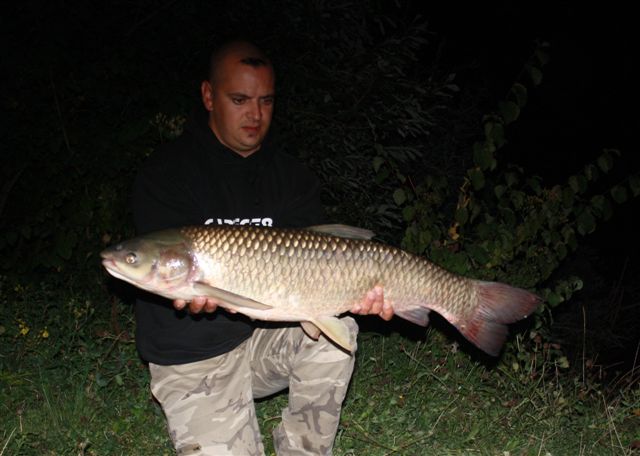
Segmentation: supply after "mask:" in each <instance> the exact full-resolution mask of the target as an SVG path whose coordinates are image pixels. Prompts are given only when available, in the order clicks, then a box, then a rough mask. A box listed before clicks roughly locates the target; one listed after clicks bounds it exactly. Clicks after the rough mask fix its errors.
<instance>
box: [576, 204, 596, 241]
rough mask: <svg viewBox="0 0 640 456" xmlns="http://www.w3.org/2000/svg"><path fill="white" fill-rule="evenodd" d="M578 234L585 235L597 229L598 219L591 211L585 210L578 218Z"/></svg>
mask: <svg viewBox="0 0 640 456" xmlns="http://www.w3.org/2000/svg"><path fill="white" fill-rule="evenodd" d="M576 221H577V223H578V233H580V234H582V235H585V234H590V233H593V231H594V230H595V229H596V219H595V217H594V216H593V214H592V213H591V211H590V210H589V209H585V210H584V211H582V213H581V214H580V215H579V216H578V218H577V220H576Z"/></svg>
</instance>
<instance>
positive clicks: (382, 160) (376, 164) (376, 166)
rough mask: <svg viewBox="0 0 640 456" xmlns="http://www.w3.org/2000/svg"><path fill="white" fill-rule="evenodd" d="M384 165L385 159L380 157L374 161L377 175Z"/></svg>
mask: <svg viewBox="0 0 640 456" xmlns="http://www.w3.org/2000/svg"><path fill="white" fill-rule="evenodd" d="M383 163H384V158H382V157H380V156H378V157H375V158H374V159H373V170H374V171H375V172H376V173H377V172H378V171H379V170H380V167H381V166H382V164H383Z"/></svg>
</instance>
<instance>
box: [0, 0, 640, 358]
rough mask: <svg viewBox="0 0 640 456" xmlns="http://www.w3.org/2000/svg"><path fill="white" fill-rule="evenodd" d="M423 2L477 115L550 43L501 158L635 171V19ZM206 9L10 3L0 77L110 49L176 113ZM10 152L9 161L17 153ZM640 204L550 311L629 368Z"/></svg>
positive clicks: (56, 67) (579, 260) (76, 74)
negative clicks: (133, 62)
mask: <svg viewBox="0 0 640 456" xmlns="http://www.w3.org/2000/svg"><path fill="white" fill-rule="evenodd" d="M213 3H215V4H217V5H219V8H221V9H230V8H231V9H233V8H234V7H235V6H234V2H213ZM250 3H255V4H256V5H257V8H256V12H255V14H256V15H258V14H259V10H260V8H268V2H257V1H256V2H250ZM329 3H330V2H329ZM422 3H423V2H410V1H408V2H400V4H401V5H403V8H402V11H403V13H402V14H403V15H404V17H405V18H406V17H411V16H412V15H417V14H421V15H423V16H424V17H426V18H427V20H428V22H429V28H430V30H431V32H432V33H431V34H430V36H429V39H430V41H431V42H432V43H433V45H430V46H429V47H428V49H427V50H426V51H425V53H424V55H423V60H422V61H421V62H417V63H416V64H417V65H428V64H430V63H431V62H433V61H434V60H437V61H438V62H439V63H438V64H439V65H440V66H442V67H443V68H446V69H448V70H449V71H452V72H455V73H456V74H457V78H456V81H457V83H458V84H459V85H461V86H465V87H467V88H472V89H473V90H476V91H477V92H478V93H482V94H483V95H482V96H481V97H479V98H478V99H479V100H482V101H481V103H485V104H484V105H482V106H478V109H479V110H480V111H481V112H486V111H487V110H489V109H491V108H492V107H493V105H494V104H495V102H496V100H499V99H500V98H502V97H504V96H505V94H506V92H507V91H508V89H509V87H510V85H511V84H512V82H513V81H514V79H515V77H516V75H517V73H518V71H520V69H521V67H522V64H523V62H524V60H525V59H526V58H527V57H528V52H529V50H530V49H531V48H532V43H533V42H534V40H536V39H538V40H544V41H548V42H549V43H550V53H551V61H550V63H549V64H548V65H547V66H546V67H545V69H544V80H543V84H542V86H541V87H539V88H538V89H536V90H534V91H532V92H531V93H530V96H529V104H528V106H527V108H526V109H525V111H524V112H523V115H522V118H521V120H520V121H518V122H517V123H516V124H514V126H513V128H512V129H511V130H510V131H509V134H508V141H509V143H508V145H507V147H506V148H505V149H504V154H505V155H507V156H508V157H509V160H510V161H512V162H514V163H517V164H520V165H522V166H523V167H524V168H525V169H526V170H527V172H528V173H530V174H537V175H540V176H542V177H543V178H544V182H545V184H548V185H552V184H554V183H560V182H563V181H564V180H565V179H566V178H567V177H568V176H569V175H571V174H572V173H575V172H578V171H579V170H580V169H581V168H582V167H583V166H584V165H585V164H586V163H588V162H589V161H591V160H593V159H595V158H596V157H597V156H598V155H599V154H600V153H601V151H602V150H603V149H604V148H615V149H619V150H621V151H622V153H623V155H622V157H621V158H620V159H619V160H618V161H617V162H616V165H615V168H614V170H613V171H612V175H613V180H614V181H615V179H623V178H624V177H625V176H627V175H628V174H630V173H633V172H638V170H639V169H640V160H639V158H638V150H637V141H636V135H635V133H636V131H637V130H638V128H639V127H640V125H639V123H640V122H639V119H640V116H639V115H638V112H637V110H638V104H637V101H638V99H639V97H638V84H637V81H635V72H634V71H633V68H635V66H636V65H635V58H636V56H637V54H638V53H637V50H636V49H635V48H634V45H633V41H634V40H633V38H634V35H635V34H634V33H633V29H634V26H633V24H632V20H633V17H634V16H633V15H632V14H631V12H630V11H629V9H628V8H622V7H618V6H616V4H614V3H610V2H608V3H605V4H600V5H599V6H598V5H596V6H585V5H584V4H581V3H578V2H563V1H559V2H492V3H491V4H487V3H488V2H470V3H460V2H437V4H432V5H423V4H422ZM433 3H436V2H433ZM516 3H517V4H516ZM198 5H200V3H199V2H178V1H167V2H152V1H148V2H133V3H129V2H113V3H112V4H107V3H104V2H55V5H54V4H53V2H52V3H45V2H40V1H26V2H20V3H19V4H17V3H16V4H13V5H11V6H9V7H8V11H7V12H6V14H3V18H2V24H3V26H2V29H3V34H5V39H4V40H3V47H4V48H5V49H4V52H5V55H7V56H9V58H8V61H10V62H20V64H19V65H15V66H12V67H10V68H3V71H2V75H1V76H0V78H1V79H0V80H2V81H4V82H5V84H4V86H5V87H11V88H14V89H15V88H16V87H17V88H18V89H19V90H20V91H22V92H24V93H29V92H30V91H33V92H34V93H35V92H37V91H38V90H41V89H42V87H45V88H46V86H48V85H49V84H50V82H49V81H55V80H57V79H58V78H64V77H69V78H81V77H82V74H83V70H87V69H89V68H91V69H92V71H95V68H100V66H101V65H104V66H105V68H107V67H108V65H109V58H110V55H113V54H114V53H123V52H124V53H131V54H132V55H136V59H137V62H138V64H139V66H140V69H135V68H123V69H122V71H121V74H120V75H118V74H117V73H116V72H115V71H113V68H109V71H110V73H109V74H110V77H112V78H113V77H121V78H127V77H130V78H137V77H139V78H140V79H139V80H137V81H136V82H137V84H138V85H139V86H140V87H144V88H145V89H146V90H155V91H157V93H158V96H157V98H156V99H155V100H154V101H149V99H148V98H145V99H144V103H152V104H154V103H155V104H156V106H146V108H149V109H158V111H163V112H171V111H172V109H175V108H176V107H175V106H173V105H170V103H172V102H175V100H176V96H175V94H177V93H178V94H182V96H183V97H184V98H192V99H195V97H197V82H198V80H199V78H200V75H201V74H199V73H197V72H196V71H195V70H194V71H192V72H191V73H188V74H190V76H189V77H187V80H185V79H184V77H183V76H180V77H178V76H177V75H178V74H181V75H184V72H181V71H182V70H183V69H182V68H175V67H172V65H167V64H165V58H164V57H165V56H166V57H167V58H166V60H167V61H169V62H173V63H175V62H176V61H181V62H182V63H183V64H184V65H185V66H188V67H191V68H194V69H195V68H199V67H201V64H202V63H203V62H204V61H205V60H206V55H207V52H208V49H193V43H192V42H190V41H189V36H188V35H187V34H184V35H183V34H181V33H182V32H183V31H185V30H188V29H189V28H192V29H193V30H198V31H201V30H205V31H206V29H207V27H210V26H211V25H210V24H214V23H215V20H214V19H213V18H209V17H206V16H204V17H203V16H202V15H200V12H201V11H203V8H201V7H199V6H198ZM205 10H206V8H205ZM209 10H210V9H209ZM394 14H396V13H394ZM251 21H258V23H259V17H257V18H256V17H251V18H248V19H247V24H249V23H250V22H251ZM241 22H242V21H240V23H241ZM247 28H250V27H247ZM263 30H267V31H268V33H269V36H270V38H271V39H272V38H273V37H274V36H275V37H279V36H281V37H282V45H283V46H287V45H290V44H291V39H292V37H290V36H288V34H287V31H286V30H283V29H279V28H278V24H277V23H274V24H271V25H269V26H267V27H264V28H263ZM240 31H244V30H240ZM206 44H207V45H208V44H211V45H213V44H214V43H213V42H212V43H206ZM176 53H179V54H180V57H179V58H176ZM3 66H4V65H3ZM142 69H144V71H143V70H142ZM34 74H36V75H38V76H39V77H34ZM145 75H151V76H145ZM632 77H634V79H633V80H632ZM22 81H24V84H22V85H21V82H22ZM33 81H38V82H37V83H34V82H33ZM28 84H33V86H32V87H30V86H29V85H28ZM94 90H95V91H96V93H101V94H105V93H106V94H109V96H111V97H112V99H113V106H112V108H113V109H114V113H115V112H116V111H117V110H120V113H122V112H127V111H128V112H131V111H135V109H136V108H137V107H139V106H137V104H138V103H141V102H142V101H141V100H142V98H138V96H137V94H136V93H135V92H132V93H117V92H114V93H111V92H112V90H113V89H112V87H110V83H109V80H96V81H95V87H94ZM44 92H45V93H46V92H49V93H51V91H50V90H44ZM163 93H167V94H169V93H170V94H172V97H171V98H169V97H167V98H166V103H168V104H163V95H162V94H163ZM6 95H7V94H5V97H6ZM7 99H9V100H10V97H9V98H5V100H7ZM33 101H34V100H31V102H32V103H33ZM9 102H10V101H8V102H7V103H9ZM53 109H55V104H54V103H53V102H52V100H51V98H50V97H49V99H43V100H42V103H41V104H40V103H37V102H36V103H34V104H33V110H32V116H31V117H30V118H28V119H24V120H23V122H24V121H27V122H33V124H34V126H35V125H37V128H44V129H46V128H58V127H57V126H56V125H42V122H43V120H42V119H44V118H45V117H43V116H42V115H41V114H42V112H43V111H47V110H49V111H51V110H53ZM90 114H91V113H90V112H87V115H90ZM125 117H126V116H121V117H118V116H117V115H114V116H113V118H114V120H113V123H112V125H108V126H106V127H109V128H112V129H113V131H121V130H122V129H123V128H125V126H123V125H121V124H119V123H118V118H125ZM11 152H13V155H12V156H13V157H14V158H15V157H16V152H15V151H11ZM77 158H80V157H76V159H77ZM49 159H50V160H56V157H55V156H53V157H50V158H49ZM638 209H640V205H639V202H638V200H637V198H636V200H634V201H631V202H627V203H625V204H624V205H622V206H620V207H618V208H617V210H616V211H615V215H614V217H613V218H612V219H611V220H610V221H608V222H607V223H605V224H604V225H602V226H600V227H599V229H598V230H597V231H596V233H594V234H593V235H591V236H589V237H588V238H587V239H586V240H585V242H584V245H583V246H582V247H581V248H580V250H579V251H578V252H576V253H575V254H574V255H573V256H572V257H571V259H570V260H569V261H567V264H566V265H565V266H563V269H562V271H561V273H573V272H575V273H577V274H579V275H580V276H581V277H583V279H584V282H585V289H584V290H583V291H581V292H580V293H578V294H577V295H576V296H575V297H574V298H573V299H572V301H571V302H570V303H569V304H568V305H565V306H562V307H561V308H560V309H558V311H557V313H556V315H555V318H556V322H555V328H554V333H555V334H556V336H557V337H558V339H559V340H560V341H562V342H563V343H565V344H566V347H567V349H568V350H569V351H570V352H573V353H574V356H576V357H577V356H579V355H580V350H581V346H582V343H583V341H584V339H588V340H589V345H592V346H593V347H596V348H594V350H593V356H594V357H597V358H598V359H597V362H599V363H602V364H603V365H605V366H614V367H615V366H618V367H620V368H621V369H623V368H628V367H629V366H631V365H633V363H634V360H635V356H636V350H637V347H638V342H639V341H640V339H639V336H638V333H640V331H639V330H638V328H639V326H638V325H639V324H640V309H639V307H640V303H639V301H638V296H639V294H640V293H639V291H638V284H637V282H638V280H637V279H638V278H639V277H640V265H639V262H638V254H639V253H640V252H639V245H640V243H639V242H638V234H637V231H638V230H637V228H638V224H637V222H636V221H635V217H636V214H637V212H638ZM583 316H586V322H585V321H583ZM583 325H584V326H586V327H587V332H586V333H584V331H583Z"/></svg>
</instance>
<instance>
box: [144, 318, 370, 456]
mask: <svg viewBox="0 0 640 456" xmlns="http://www.w3.org/2000/svg"><path fill="white" fill-rule="evenodd" d="M344 322H345V323H346V324H347V326H348V327H349V329H350V337H351V338H352V343H353V346H354V347H355V346H356V336H357V333H358V326H357V325H356V323H355V321H354V320H353V319H352V318H350V317H345V318H344ZM353 364H354V356H352V355H349V354H347V353H344V352H343V351H342V350H340V349H338V348H336V347H335V346H334V345H333V344H332V343H330V342H328V341H327V340H326V339H325V338H324V336H321V337H320V338H319V339H318V340H317V341H315V340H313V339H311V338H310V337H307V336H306V335H305V334H304V332H303V331H302V329H301V328H300V326H299V325H295V326H290V327H274V328H258V329H256V330H255V331H254V333H253V336H252V337H251V338H250V339H249V340H247V341H245V342H244V343H242V344H241V345H240V346H238V347H237V348H236V349H234V350H233V351H231V352H229V353H226V354H224V355H221V356H218V357H215V358H211V359H208V360H204V361H199V362H195V363H189V364H182V365H173V366H159V365H156V364H150V365H149V368H150V371H151V390H152V392H153V394H154V396H155V397H156V399H158V401H159V402H160V404H161V405H162V408H163V410H164V412H165V415H166V417H167V423H168V427H169V431H170V435H171V439H172V440H173V443H174V445H175V448H176V451H177V454H178V455H182V456H186V455H211V456H220V455H242V456H249V455H262V454H264V447H263V445H262V438H261V434H260V429H259V427H258V422H257V420H256V413H255V408H254V403H253V399H254V398H260V397H265V396H269V395H271V394H273V393H275V392H278V391H282V390H283V389H285V388H289V403H288V406H287V408H285V409H283V411H282V421H281V423H280V424H279V425H278V426H277V427H276V428H275V429H274V431H273V439H274V445H275V447H276V451H277V452H278V454H280V455H330V454H331V452H332V447H333V441H334V439H335V435H336V431H337V429H338V422H339V420H340V410H341V407H342V401H343V400H344V397H345V394H346V391H347V387H348V385H349V380H350V378H351V374H352V372H353Z"/></svg>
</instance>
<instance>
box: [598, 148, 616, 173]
mask: <svg viewBox="0 0 640 456" xmlns="http://www.w3.org/2000/svg"><path fill="white" fill-rule="evenodd" d="M597 162H598V167H600V169H601V170H602V172H604V173H608V172H609V171H610V170H611V168H613V158H612V157H611V155H610V154H609V153H608V152H605V153H603V154H602V155H600V156H599V157H598V160H597Z"/></svg>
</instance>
